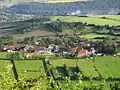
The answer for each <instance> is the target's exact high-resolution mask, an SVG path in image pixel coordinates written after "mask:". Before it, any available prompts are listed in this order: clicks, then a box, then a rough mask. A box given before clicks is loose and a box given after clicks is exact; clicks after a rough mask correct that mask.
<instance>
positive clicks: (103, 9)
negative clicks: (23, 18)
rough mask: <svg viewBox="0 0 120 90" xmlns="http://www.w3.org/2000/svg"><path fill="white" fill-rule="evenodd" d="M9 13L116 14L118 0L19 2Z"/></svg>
mask: <svg viewBox="0 0 120 90" xmlns="http://www.w3.org/2000/svg"><path fill="white" fill-rule="evenodd" d="M7 12H9V13H18V14H33V15H36V14H37V15H76V14H117V13H118V12H120V0H95V1H86V2H66V3H35V2H31V3H21V4H16V5H13V6H11V7H10V8H8V10H7Z"/></svg>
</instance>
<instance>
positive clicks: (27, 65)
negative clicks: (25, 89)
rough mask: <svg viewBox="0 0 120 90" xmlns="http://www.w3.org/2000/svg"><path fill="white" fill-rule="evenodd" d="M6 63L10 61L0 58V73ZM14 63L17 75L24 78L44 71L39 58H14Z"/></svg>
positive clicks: (36, 75) (35, 75)
mask: <svg viewBox="0 0 120 90" xmlns="http://www.w3.org/2000/svg"><path fill="white" fill-rule="evenodd" d="M8 65H10V61H8V60H6V61H5V60H0V73H3V72H4V69H6V68H7V66H8ZM15 65H16V69H17V72H18V75H19V76H25V77H26V78H36V77H39V76H40V74H41V73H44V69H43V66H42V61H41V60H18V61H17V60H16V61H15ZM11 73H12V72H11Z"/></svg>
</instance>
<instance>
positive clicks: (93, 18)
mask: <svg viewBox="0 0 120 90" xmlns="http://www.w3.org/2000/svg"><path fill="white" fill-rule="evenodd" d="M104 17H105V18H104ZM57 19H58V20H60V21H62V22H83V23H85V22H87V23H88V24H95V25H110V26H118V25H120V16H119V15H88V16H87V17H83V16H51V20H52V21H56V20H57Z"/></svg>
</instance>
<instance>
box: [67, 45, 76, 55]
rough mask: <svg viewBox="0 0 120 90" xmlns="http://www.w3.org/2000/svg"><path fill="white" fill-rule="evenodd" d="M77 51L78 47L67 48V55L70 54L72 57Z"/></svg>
mask: <svg viewBox="0 0 120 90" xmlns="http://www.w3.org/2000/svg"><path fill="white" fill-rule="evenodd" d="M77 49H78V47H72V48H71V47H69V53H71V54H72V55H75V54H76V53H77Z"/></svg>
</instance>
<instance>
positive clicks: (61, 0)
mask: <svg viewBox="0 0 120 90" xmlns="http://www.w3.org/2000/svg"><path fill="white" fill-rule="evenodd" d="M76 1H88V0H48V3H59V2H76Z"/></svg>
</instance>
